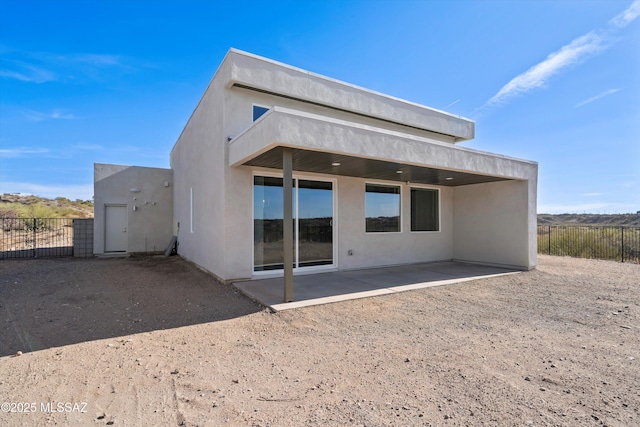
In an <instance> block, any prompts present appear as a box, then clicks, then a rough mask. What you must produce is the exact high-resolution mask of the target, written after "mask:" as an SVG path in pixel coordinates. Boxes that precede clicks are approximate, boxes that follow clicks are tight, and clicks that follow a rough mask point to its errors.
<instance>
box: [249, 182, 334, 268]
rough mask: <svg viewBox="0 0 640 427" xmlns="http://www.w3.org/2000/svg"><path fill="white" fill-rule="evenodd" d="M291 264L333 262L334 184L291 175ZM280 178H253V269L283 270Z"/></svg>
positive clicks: (282, 220)
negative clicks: (292, 231) (292, 256)
mask: <svg viewBox="0 0 640 427" xmlns="http://www.w3.org/2000/svg"><path fill="white" fill-rule="evenodd" d="M293 186H294V187H293V210H294V212H293V218H294V223H293V227H294V234H293V235H294V242H293V245H294V254H295V255H294V268H299V267H311V266H316V265H331V264H333V185H332V183H331V182H324V181H310V180H298V179H294V182H293ZM282 187H283V180H282V178H274V177H265V176H255V177H254V181H253V260H254V268H253V269H254V271H267V270H282V269H283V266H284V252H283V248H282V246H283V242H284V236H283V231H282V230H283V229H282V226H283V223H284V215H283V210H282V209H283V198H284V197H283V193H284V192H283V188H282Z"/></svg>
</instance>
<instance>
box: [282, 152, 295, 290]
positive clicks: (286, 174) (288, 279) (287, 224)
mask: <svg viewBox="0 0 640 427" xmlns="http://www.w3.org/2000/svg"><path fill="white" fill-rule="evenodd" d="M282 178H283V181H284V182H283V196H284V197H283V198H284V212H283V214H284V216H283V223H282V231H283V240H284V302H291V301H293V154H292V150H291V148H283V150H282Z"/></svg>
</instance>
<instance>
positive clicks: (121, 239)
mask: <svg viewBox="0 0 640 427" xmlns="http://www.w3.org/2000/svg"><path fill="white" fill-rule="evenodd" d="M104 251H105V252H126V251H127V206H126V205H119V206H105V217H104Z"/></svg>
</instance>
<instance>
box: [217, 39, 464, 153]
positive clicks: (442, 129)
mask: <svg viewBox="0 0 640 427" xmlns="http://www.w3.org/2000/svg"><path fill="white" fill-rule="evenodd" d="M223 68H228V70H227V71H228V74H227V76H228V79H229V80H228V82H227V86H228V87H233V86H234V85H235V86H239V87H244V88H250V89H255V90H258V91H262V92H267V93H272V94H275V95H279V96H284V97H288V98H294V99H298V100H301V101H306V102H312V103H315V104H319V105H323V106H327V107H330V108H334V109H339V110H343V111H347V112H352V113H356V114H360V115H365V116H368V117H372V118H376V119H380V120H386V121H391V122H393V123H396V124H401V125H406V126H410V127H414V128H418V129H423V130H426V131H430V132H436V133H440V134H443V135H447V136H451V137H453V138H454V140H455V142H459V141H465V140H470V139H473V138H474V136H475V122H474V121H473V120H470V119H467V118H464V117H461V116H458V115H454V114H450V113H446V112H444V111H440V110H437V109H435V108H431V107H427V106H424V105H421V104H417V103H414V102H410V101H407V100H404V99H400V98H396V97H393V96H390V95H386V94H383V93H380V92H376V91H373V90H369V89H366V88H363V87H360V86H356V85H353V84H350V83H346V82H343V81H340V80H336V79H333V78H330V77H326V76H323V75H320V74H316V73H312V72H310V71H307V70H303V69H301V68H297V67H293V66H290V65H287V64H283V63H281V62H277V61H274V60H271V59H268V58H264V57H261V56H258V55H254V54H251V53H248V52H244V51H241V50H237V49H233V48H232V49H230V50H229V51H228V52H227V54H226V56H225V58H224V60H223V61H222V64H221V65H220V68H219V69H218V71H220V70H221V69H223ZM216 74H218V72H216Z"/></svg>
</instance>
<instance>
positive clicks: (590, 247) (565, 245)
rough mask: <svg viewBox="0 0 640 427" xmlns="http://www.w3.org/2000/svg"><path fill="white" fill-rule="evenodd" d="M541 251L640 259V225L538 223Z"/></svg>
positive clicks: (621, 259) (601, 257)
mask: <svg viewBox="0 0 640 427" xmlns="http://www.w3.org/2000/svg"><path fill="white" fill-rule="evenodd" d="M538 253H540V254H547V255H560V256H572V257H578V258H595V259H605V260H614V261H620V262H633V263H640V227H625V226H592V225H538Z"/></svg>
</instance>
